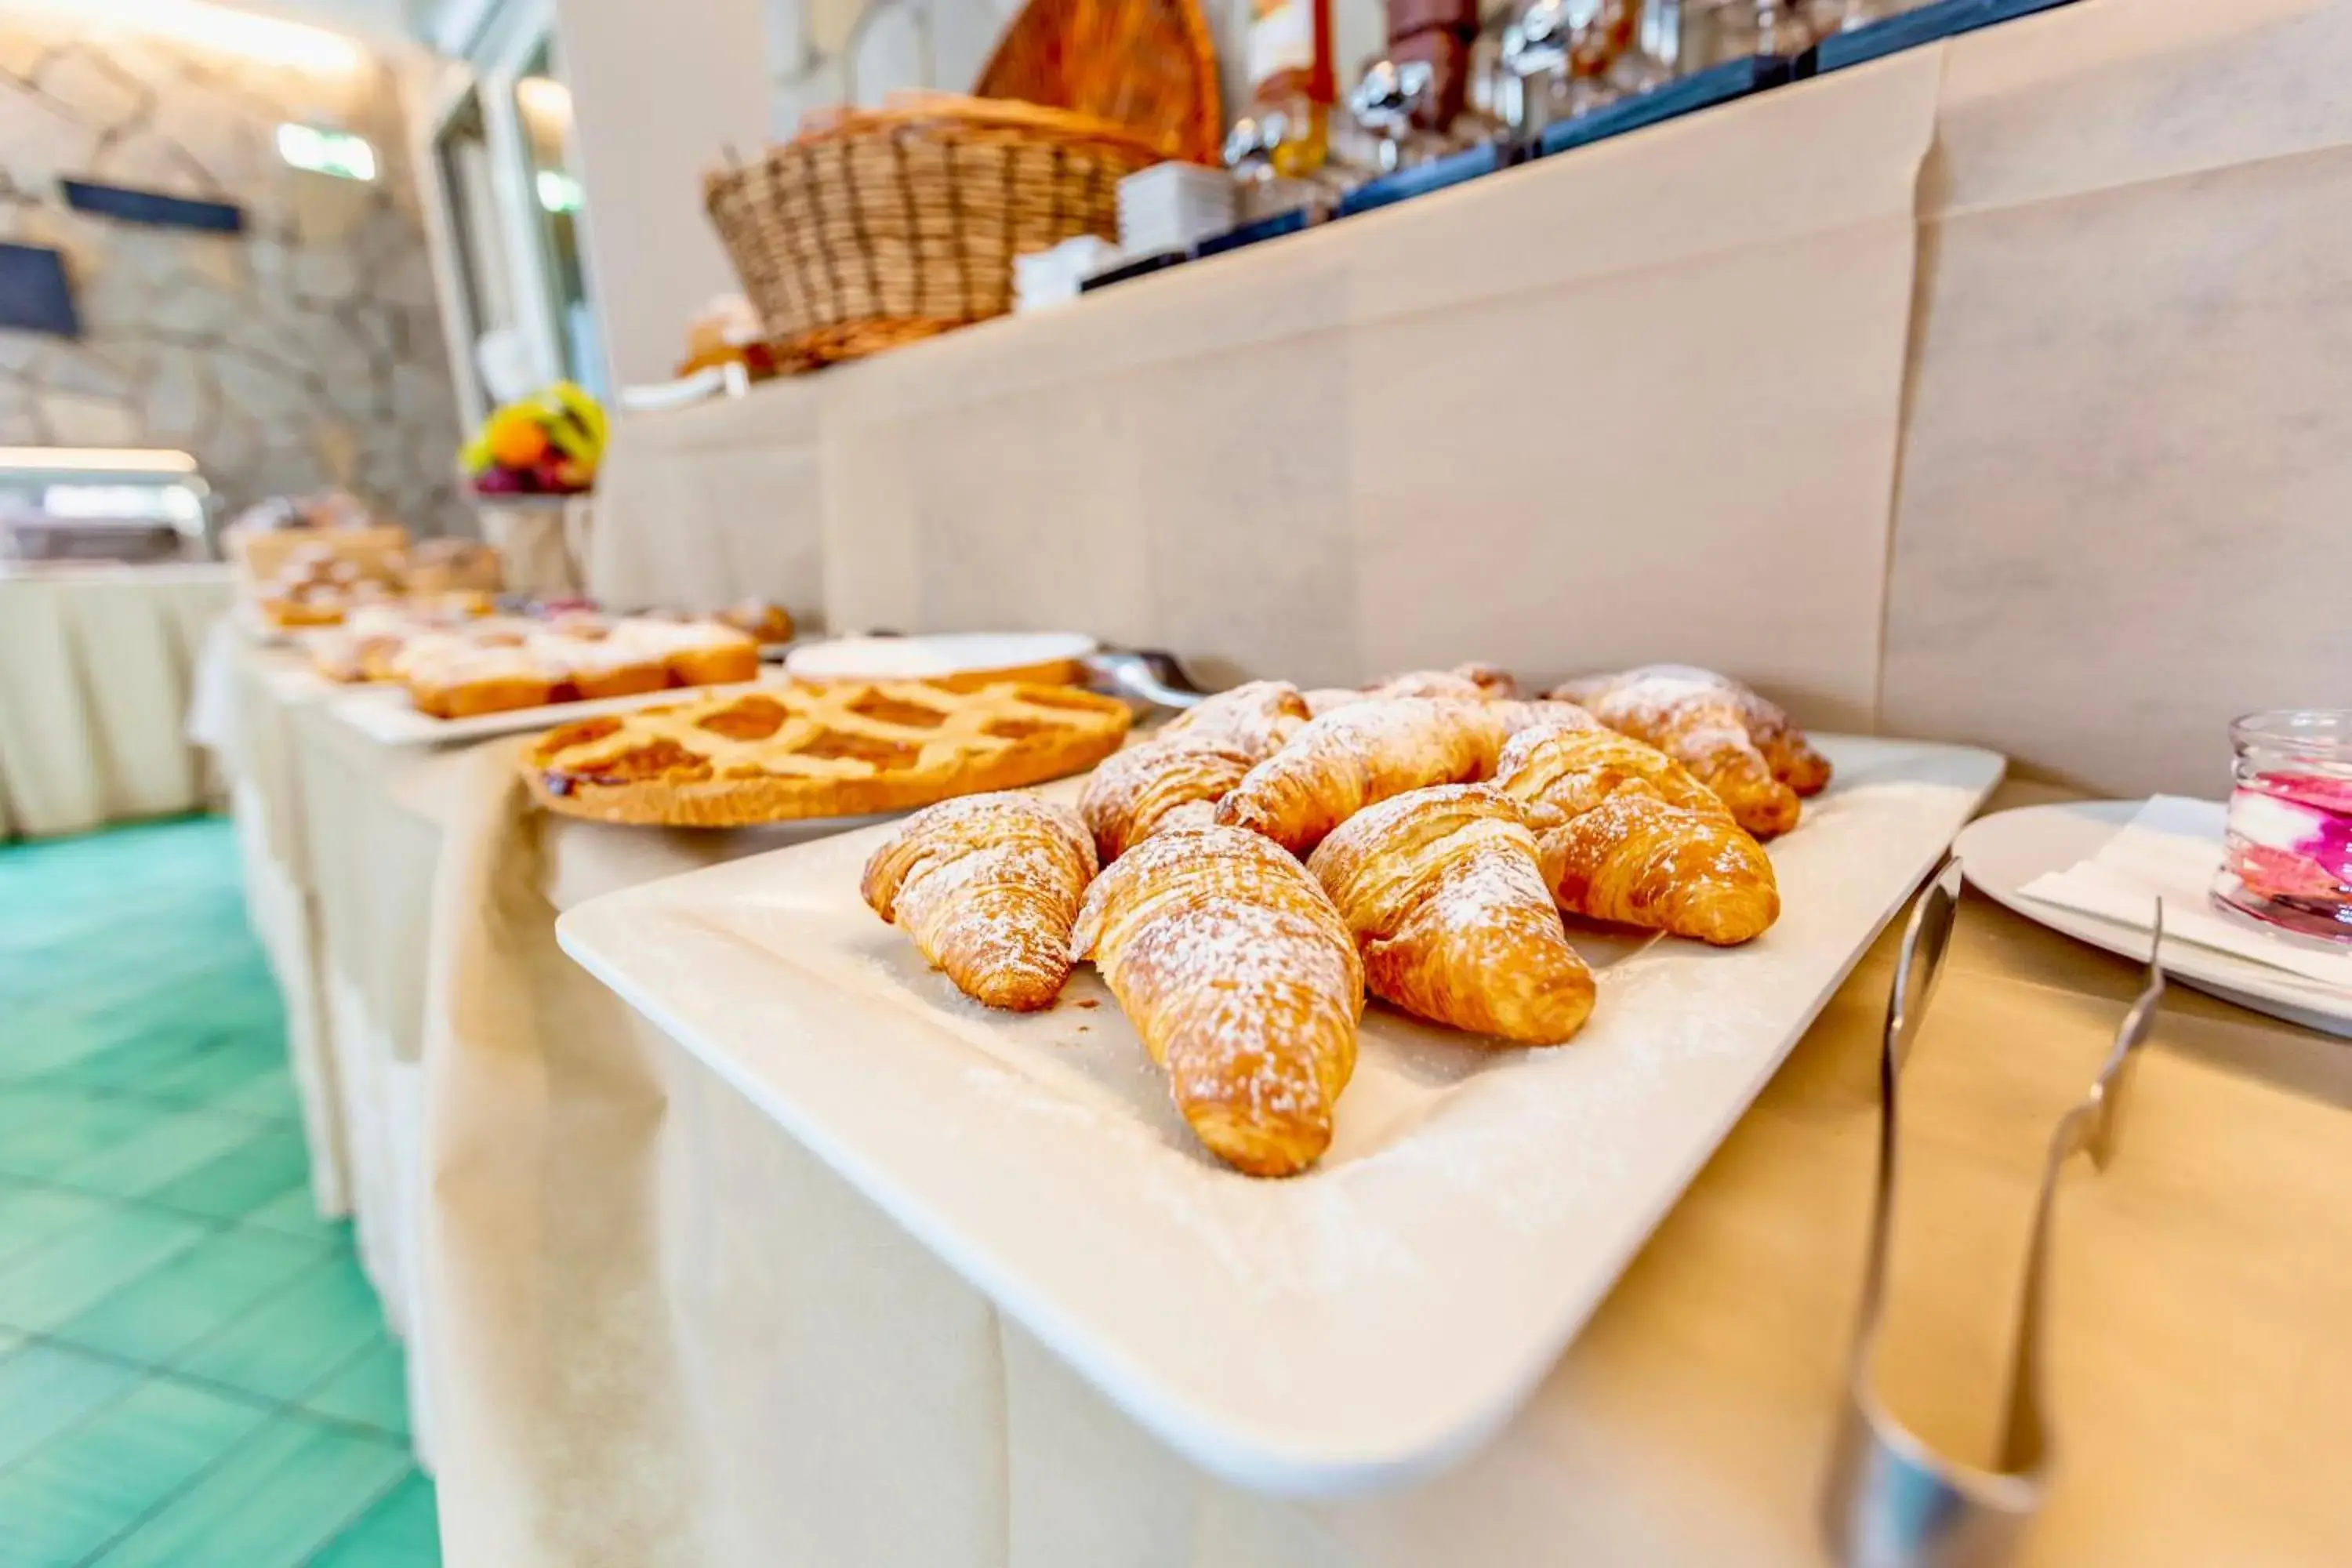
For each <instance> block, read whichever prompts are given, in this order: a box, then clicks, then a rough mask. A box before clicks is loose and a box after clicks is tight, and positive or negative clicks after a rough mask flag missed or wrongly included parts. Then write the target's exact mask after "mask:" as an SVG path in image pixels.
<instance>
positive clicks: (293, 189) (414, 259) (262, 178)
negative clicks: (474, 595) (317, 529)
mask: <svg viewBox="0 0 2352 1568" xmlns="http://www.w3.org/2000/svg"><path fill="white" fill-rule="evenodd" d="M283 121H301V122H305V123H312V124H325V125H332V126H337V127H340V128H341V129H345V130H349V131H352V132H357V133H358V134H360V135H362V136H365V137H366V138H367V139H368V141H369V142H372V143H373V145H374V148H375V153H376V158H377V161H378V165H379V174H378V178H377V179H376V181H375V182H374V183H373V184H361V183H358V182H354V181H349V180H340V179H335V178H331V177H329V176H326V175H320V174H304V173H301V172H299V171H297V170H294V169H292V168H289V166H287V165H286V164H285V163H283V162H282V161H280V159H279V158H278V152H277V140H276V138H277V128H278V125H279V124H280V123H281V122H283ZM70 176H85V177H88V178H91V179H95V180H100V181H104V182H107V183H109V184H121V185H130V186H136V187H140V188H142V189H149V190H160V191H166V192H169V193H172V194H173V195H191V196H202V197H208V198H213V199H215V200H221V201H228V202H234V203H236V204H237V205H240V206H242V207H243V208H244V210H245V217H246V225H247V227H246V232H245V233H243V234H241V235H230V236H212V235H202V234H196V233H192V232H189V231H184V230H177V229H167V228H156V227H151V226H142V225H138V224H128V223H121V222H118V221H115V220H111V219H107V218H99V217H91V216H85V215H83V214H80V213H76V212H72V211H70V210H68V208H67V207H66V205H65V202H64V197H63V195H62V192H61V191H60V189H59V186H58V181H59V179H60V178H61V177H70ZM417 202H418V197H417V190H416V184H415V174H414V171H413V169H412V168H411V165H410V160H409V157H408V145H407V140H406V135H405V132H404V125H403V120H402V106H401V94H400V91H399V82H398V79H397V77H396V76H395V74H394V70H393V68H391V67H390V66H389V65H387V64H385V63H383V62H382V61H377V60H373V59H368V58H365V57H364V56H361V55H357V54H356V53H355V55H354V60H353V64H352V68H350V69H348V70H340V69H333V68H325V69H306V68H292V67H287V66H279V65H275V64H263V63H258V62H256V61H253V60H249V59H246V58H238V57H233V56H227V55H215V54H211V53H207V52H204V51H201V50H199V49H196V48H194V47H191V46H184V45H181V44H177V43H173V42H167V41H163V40H153V41H151V40H147V39H143V38H140V37H108V38H105V39H103V40H94V39H89V38H86V37H75V36H74V35H73V34H72V32H71V31H69V30H68V27H67V26H66V25H64V24H61V23H58V22H55V21H50V20H47V19H46V18H39V17H16V18H0V239H6V240H12V241H15V242H17V243H20V244H26V245H45V246H54V247H58V248H59V249H61V250H62V251H64V252H65V254H66V257H67V266H68V272H69V275H70V277H71V279H72V281H73V287H74V294H75V300H76V304H77V307H78V309H79V312H80V315H81V321H82V331H83V336H82V338H81V339H80V340H79V342H68V341H67V340H65V339H62V338H57V337H50V336H46V335H42V334H38V333H30V332H22V331H7V330H0V445H28V446H47V445H58V446H154V447H179V448H182V449H184V450H186V451H190V452H193V453H194V454H195V456H196V458H198V460H199V461H200V462H201V463H202V465H203V467H204V471H205V475H206V477H207V478H209V479H211V481H212V483H213V485H214V486H215V489H218V490H219V491H220V493H221V495H222V497H223V499H224V500H225V502H226V505H227V506H228V507H229V508H231V509H235V508H237V507H241V506H243V505H245V504H247V503H249V502H251V501H253V500H260V499H263V498H265V497H268V496H270V495H276V494H282V493H290V492H299V491H306V490H314V489H320V488H322V487H325V486H330V485H341V486H344V487H347V488H349V489H353V490H356V491H358V492H359V493H361V494H362V495H364V496H366V497H367V498H369V499H370V500H372V501H374V502H375V503H377V504H378V505H380V506H381V507H383V509H384V510H387V511H388V512H389V513H390V514H392V515H394V516H396V517H398V518H399V519H401V520H402V521H405V522H407V523H408V524H409V525H410V526H411V527H413V528H415V529H417V530H418V531H421V532H443V531H452V530H454V529H457V528H459V527H461V526H463V521H464V519H465V517H466V515H467V514H466V510H465V509H464V507H463V506H462V504H461V503H460V501H459V500H458V496H457V483H456V479H455V473H454V469H455V458H456V451H457V442H458V440H459V438H460V437H459V432H458V427H457V400H456V397H455V395H454V393H453V392H452V389H451V387H450V384H449V371H448V360H447V357H446V353H445V351H444V348H443V340H442V329H441V320H440V313H439V310H438V308H437V306H436V299H435V293H434V279H433V271H432V266H431V262H430V259H429V256H428V252H427V249H426V243H425V232H424V228H423V224H422V220H421V218H420V216H419V213H418V205H417Z"/></svg>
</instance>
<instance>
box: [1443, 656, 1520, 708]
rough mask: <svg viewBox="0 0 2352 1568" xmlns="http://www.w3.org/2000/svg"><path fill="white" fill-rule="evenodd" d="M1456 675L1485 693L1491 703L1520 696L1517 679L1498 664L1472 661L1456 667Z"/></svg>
mask: <svg viewBox="0 0 2352 1568" xmlns="http://www.w3.org/2000/svg"><path fill="white" fill-rule="evenodd" d="M1454 674H1456V675H1458V676H1460V677H1461V678H1462V679H1465V680H1466V681H1468V682H1470V683H1471V684H1472V685H1473V686H1475V687H1476V688H1477V689H1479V690H1481V691H1483V692H1485V693H1486V700H1488V701H1490V702H1507V701H1508V700H1511V699H1512V698H1514V697H1517V695H1518V694H1519V683H1518V681H1517V679H1516V678H1514V677H1513V676H1512V674H1511V672H1510V671H1509V670H1507V669H1505V668H1503V667H1502V666H1500V665H1497V664H1487V663H1485V662H1483V661H1482V660H1478V659H1472V660H1471V661H1470V662H1469V663H1467V664H1457V665H1455V666H1454Z"/></svg>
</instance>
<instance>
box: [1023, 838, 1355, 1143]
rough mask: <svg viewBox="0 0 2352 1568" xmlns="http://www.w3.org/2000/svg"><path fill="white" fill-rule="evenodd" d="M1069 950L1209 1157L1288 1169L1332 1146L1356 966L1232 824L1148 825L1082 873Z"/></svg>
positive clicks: (1349, 950) (1301, 873)
mask: <svg viewBox="0 0 2352 1568" xmlns="http://www.w3.org/2000/svg"><path fill="white" fill-rule="evenodd" d="M1070 947H1071V952H1072V953H1073V954H1074V955H1075V956H1076V957H1079V958H1089V957H1090V958H1092V959H1093V960H1094V962H1095V967H1096V968H1097V969H1098V970H1099V971H1100V972H1101V973H1102V977H1103V983H1104V984H1107V985H1108V986H1109V987H1110V991H1111V994H1112V995H1114V996H1116V997H1117V998H1118V1005H1119V1006H1120V1008H1121V1009H1122V1010H1124V1011H1125V1012H1126V1014H1127V1016H1128V1019H1129V1022H1131V1023H1132V1024H1133V1025H1134V1026H1135V1032H1136V1033H1137V1034H1138V1035H1139V1037H1141V1038H1142V1041H1143V1048H1144V1049H1145V1050H1146V1051H1148V1052H1150V1056H1151V1059H1152V1060H1153V1061H1155V1062H1157V1063H1159V1064H1160V1066H1161V1067H1162V1068H1166V1069H1167V1073H1168V1087H1169V1092H1170V1093H1171V1095H1172V1096H1173V1097H1174V1099H1175V1101H1176V1108H1177V1109H1178V1110H1180V1111H1181V1112H1182V1113H1183V1116H1184V1120H1185V1121H1186V1122H1187V1123H1189V1124H1190V1125H1191V1127H1192V1131H1193V1134H1194V1135H1195V1136H1197V1137H1198V1138H1199V1139H1200V1140H1201V1142H1202V1143H1203V1144H1204V1145H1206V1146H1207V1148H1208V1149H1209V1151H1210V1152H1212V1153H1213V1154H1215V1155H1216V1156H1217V1157H1218V1158H1219V1159H1221V1160H1223V1161H1224V1162H1225V1163H1227V1164H1229V1165H1232V1166H1233V1167H1234V1169H1236V1170H1239V1171H1243V1172H1246V1173H1248V1174H1250V1175H1253V1176H1286V1175H1291V1174H1294V1173H1297V1172H1299V1171H1303V1170H1305V1169H1306V1168H1307V1166H1309V1165H1311V1164H1313V1163H1315V1161H1316V1160H1317V1159H1318V1157H1319V1156H1320V1155H1321V1154H1322V1152H1323V1151H1324V1150H1325V1149H1326V1148H1327V1147H1328V1145H1329V1144H1330V1142H1331V1125H1332V1116H1333V1112H1334V1110H1335V1108H1336V1107H1337V1105H1338V1103H1339V1091H1340V1090H1341V1089H1345V1088H1346V1087H1347V1085H1348V1079H1349V1076H1350V1075H1351V1074H1352V1073H1353V1072H1354V1071H1355V1068H1356V1025H1357V1022H1358V1021H1359V1020H1360V1018H1361V1017H1362V1016H1363V1011H1364V970H1363V963H1362V961H1361V960H1360V958H1358V957H1357V954H1356V942H1355V938H1354V937H1353V936H1351V935H1350V934H1349V931H1348V928H1347V925H1346V924H1345V923H1344V922H1343V921H1341V920H1340V919H1339V910H1335V909H1333V908H1332V907H1331V900H1329V899H1328V897H1326V896H1325V894H1324V892H1323V889H1322V887H1321V885H1320V884H1319V883H1318V882H1317V881H1316V880H1315V879H1314V878H1313V877H1311V876H1309V875H1307V869H1306V868H1304V867H1302V866H1301V865H1299V864H1298V862H1297V861H1296V860H1294V859H1292V858H1290V857H1289V856H1287V855H1286V854H1284V853H1283V852H1282V851H1281V850H1280V849H1279V848H1277V847H1275V845H1274V844H1273V843H1271V842H1270V841H1268V840H1267V839H1265V838H1262V837H1259V836H1258V835H1256V834H1255V833H1244V832H1242V831H1241V830H1239V829H1237V828H1232V827H1222V826H1215V825H1211V826H1206V827H1186V828H1181V829H1176V830H1171V831H1165V832H1161V833H1159V834H1156V835H1154V836H1153V837H1150V838H1147V839H1145V840H1144V841H1143V842H1142V843H1141V844H1139V845H1137V846H1136V847H1135V848H1134V849H1132V850H1131V851H1129V853H1128V854H1126V855H1125V856H1122V857H1121V858H1119V859H1118V861H1116V862H1115V863H1113V864H1112V865H1110V866H1109V867H1108V868H1105V869H1104V871H1103V874H1102V875H1101V876H1099V877H1097V878H1096V879H1095V883H1094V886H1093V887H1091V888H1089V889H1087V897H1086V902H1085V903H1084V905H1083V906H1082V907H1081V908H1080V910H1079V911H1078V923H1077V928H1076V931H1075V932H1074V933H1073V935H1072V937H1071V939H1070Z"/></svg>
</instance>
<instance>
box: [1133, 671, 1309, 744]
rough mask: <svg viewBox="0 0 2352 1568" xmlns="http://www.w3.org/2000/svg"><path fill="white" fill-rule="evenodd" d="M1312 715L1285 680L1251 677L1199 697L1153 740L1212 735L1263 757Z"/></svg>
mask: <svg viewBox="0 0 2352 1568" xmlns="http://www.w3.org/2000/svg"><path fill="white" fill-rule="evenodd" d="M1312 717H1314V715H1313V714H1312V713H1310V712H1308V711H1307V700H1306V699H1305V698H1304V697H1302V696H1301V695H1300V694H1299V690H1298V688H1297V687H1296V686H1293V685H1291V684H1290V682H1288V681H1286V680H1251V681H1244V683H1243V684H1241V685H1239V686H1234V687H1229V688H1227V689H1225V690H1223V691H1219V692H1215V693H1213V694H1212V695H1210V696H1207V697H1204V698H1202V700H1200V701H1198V702H1196V703H1194V704H1193V705H1192V707H1190V708H1187V709H1186V710H1184V711H1183V712H1181V713H1179V714H1177V715H1176V717H1175V718H1173V719H1171V720H1170V721H1168V722H1167V723H1165V724H1163V725H1161V726H1160V730H1159V731H1158V734H1157V735H1156V736H1155V737H1154V738H1155V739H1162V740H1164V739H1168V738H1171V737H1173V736H1177V735H1189V736H1192V737H1193V738H1195V739H1200V738H1202V737H1206V736H1215V737H1217V738H1220V739H1223V740H1227V741H1230V742H1233V743H1234V745H1235V746H1236V747H1238V748H1239V749H1240V750H1242V751H1245V752H1251V753H1253V754H1255V755H1256V756H1260V757H1263V756H1266V755H1269V754H1271V753H1272V752H1274V750H1275V748H1276V747H1277V746H1280V745H1281V744H1282V743H1283V742H1285V741H1287V740H1289V739H1290V737H1291V736H1293V735H1295V734H1297V733H1298V731H1299V729H1300V728H1301V727H1302V726H1303V725H1305V724H1306V722H1307V720H1308V719H1310V718H1312Z"/></svg>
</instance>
